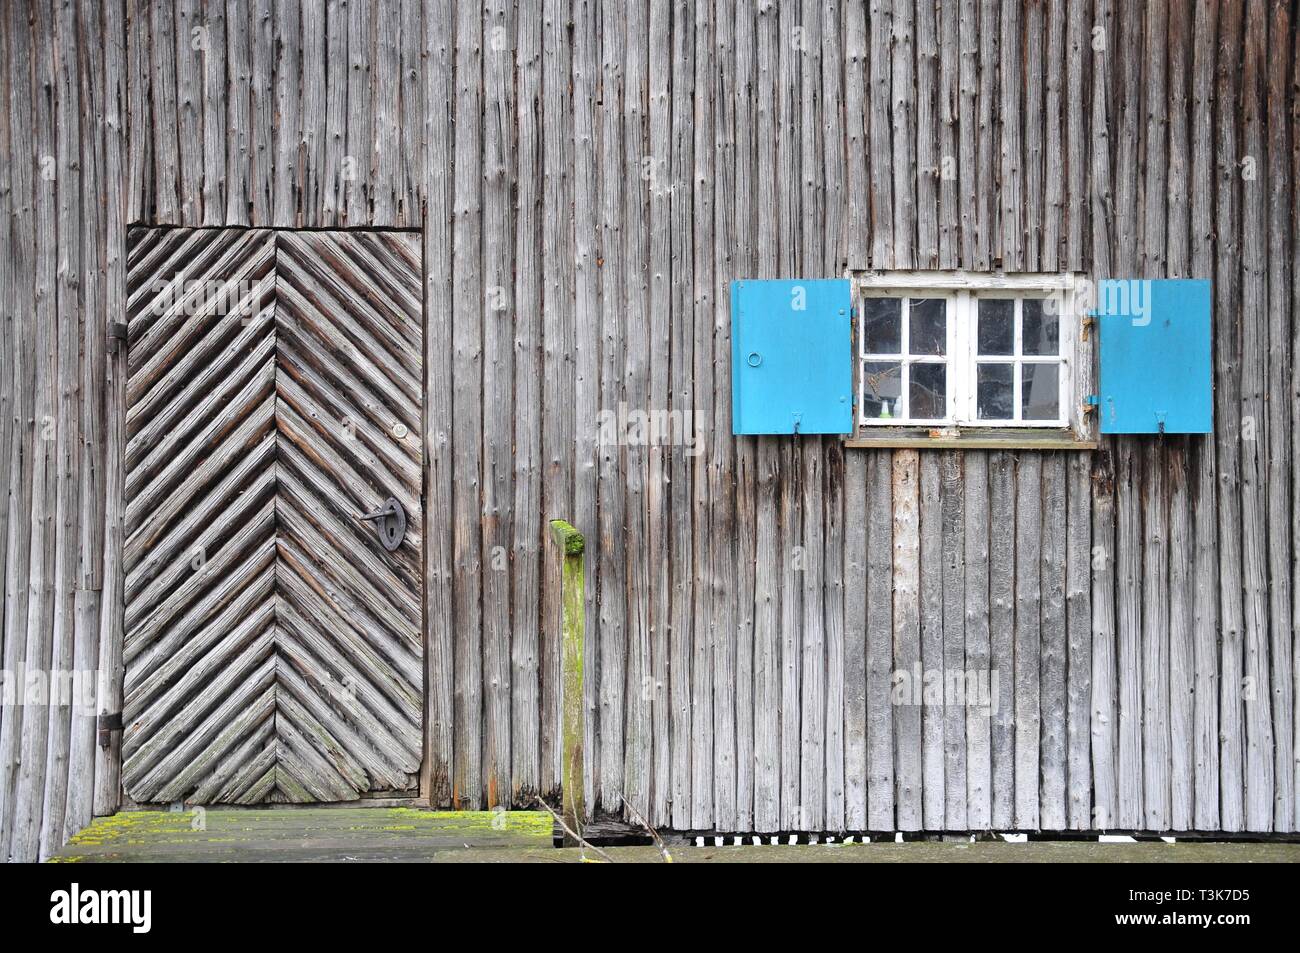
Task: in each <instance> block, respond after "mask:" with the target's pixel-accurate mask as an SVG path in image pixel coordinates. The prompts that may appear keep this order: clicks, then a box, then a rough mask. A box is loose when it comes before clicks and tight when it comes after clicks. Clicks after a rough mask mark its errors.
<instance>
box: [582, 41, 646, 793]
mask: <svg viewBox="0 0 1300 953" xmlns="http://www.w3.org/2000/svg"><path fill="white" fill-rule="evenodd" d="M623 29H624V24H623V23H622V22H621V21H620V19H619V18H618V17H610V16H606V17H602V18H601V19H600V31H601V33H600V84H601V96H600V110H599V113H600V156H601V165H600V172H599V174H600V246H599V248H600V252H599V254H600V258H601V260H602V261H603V265H601V269H600V297H601V301H602V302H603V303H604V307H603V308H602V315H601V321H600V331H601V344H600V360H601V365H600V409H601V420H606V419H608V418H609V415H610V414H613V415H614V416H615V417H617V415H618V410H619V407H620V401H623V400H624V391H623V360H624V358H623V351H624V349H625V348H626V347H627V338H628V331H627V328H626V323H625V322H626V316H627V315H626V311H627V309H626V307H625V305H624V295H625V283H626V281H627V277H626V275H625V272H624V253H625V247H624V232H623V208H624V201H625V196H624V180H625V179H626V178H627V177H628V176H627V175H626V173H625V172H624V168H625V166H624V151H623V149H624V143H623V109H624V105H623V97H624V91H623V64H624V60H625V58H626V54H625V51H624V48H623V47H624V34H623ZM622 406H626V404H623V405H622ZM623 442H624V441H623V439H621V435H619V436H618V437H616V439H607V438H606V437H605V435H604V433H603V432H602V434H601V437H600V446H599V466H600V472H599V479H600V549H599V553H600V567H599V569H600V601H599V613H600V620H599V629H598V631H599V633H600V686H599V698H600V722H599V724H600V784H599V790H600V798H601V803H600V806H601V807H602V808H603V809H604V810H607V811H621V810H622V808H623V804H622V801H621V800H620V798H619V795H620V793H622V792H623V791H624V782H623V765H624V759H625V757H626V752H625V751H624V746H623V736H624V710H623V706H624V699H625V698H627V699H629V708H630V707H631V703H630V696H631V695H632V694H633V693H639V692H640V690H641V686H640V685H639V684H637V685H633V686H630V690H629V685H628V683H627V682H626V670H627V660H626V654H627V625H626V618H627V617H626V609H625V605H624V601H625V592H626V586H627V575H626V573H625V572H624V566H625V560H626V559H627V553H626V552H625V544H626V537H625V535H624V531H623V528H624V526H625V525H626V523H627V518H626V516H625V511H624V508H623V502H624V497H625V489H624V486H625V481H624V480H623V478H622V473H621V467H622V463H623V460H622V455H623V453H624V450H623V449H622V447H621V444H622V443H623ZM593 680H594V679H593ZM633 803H636V802H633ZM637 809H638V810H641V808H640V807H638V808H637Z"/></svg>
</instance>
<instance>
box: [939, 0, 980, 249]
mask: <svg viewBox="0 0 1300 953" xmlns="http://www.w3.org/2000/svg"><path fill="white" fill-rule="evenodd" d="M959 11H960V13H959V16H958V20H957V38H958V45H959V46H960V50H961V61H960V69H959V74H960V75H959V83H960V91H959V99H958V105H957V137H958V150H959V152H958V159H957V175H958V183H959V185H960V194H961V199H960V201H959V202H958V208H959V209H960V210H961V212H960V214H961V258H960V263H961V265H962V266H963V267H966V268H979V267H981V266H980V265H979V264H978V263H979V262H980V261H983V262H984V265H983V267H988V261H987V256H985V257H984V258H981V257H980V256H979V253H978V249H980V248H982V247H983V244H982V242H983V239H982V238H981V237H980V232H981V231H982V229H983V226H984V215H983V210H984V202H985V200H986V198H987V196H986V195H984V193H981V192H980V191H979V185H980V182H981V181H982V179H981V177H980V176H979V174H978V170H977V167H976V162H977V160H976V155H977V154H978V155H980V156H981V157H982V156H983V151H982V150H983V148H984V146H985V140H986V139H988V138H989V136H979V135H978V133H979V129H977V128H976V123H977V122H978V121H982V117H983V110H984V105H983V98H982V86H981V74H980V64H981V60H982V52H981V47H982V42H981V41H982V39H983V37H984V34H983V33H981V32H980V28H979V26H980V2H979V0H961V2H960V4H959ZM945 22H946V23H948V24H949V26H951V18H948V19H947V20H945ZM979 128H983V129H988V128H989V127H988V126H981V127H979Z"/></svg>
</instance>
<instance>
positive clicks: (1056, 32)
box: [1025, 0, 1080, 271]
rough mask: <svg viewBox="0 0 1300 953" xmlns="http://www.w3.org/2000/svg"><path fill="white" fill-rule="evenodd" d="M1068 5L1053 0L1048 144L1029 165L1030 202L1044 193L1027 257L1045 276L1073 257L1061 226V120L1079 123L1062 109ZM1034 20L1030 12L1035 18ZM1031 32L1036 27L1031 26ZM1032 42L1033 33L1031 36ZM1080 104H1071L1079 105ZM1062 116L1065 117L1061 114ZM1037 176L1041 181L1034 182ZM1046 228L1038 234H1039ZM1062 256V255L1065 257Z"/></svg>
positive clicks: (1031, 94) (1031, 95)
mask: <svg viewBox="0 0 1300 953" xmlns="http://www.w3.org/2000/svg"><path fill="white" fill-rule="evenodd" d="M1065 5H1066V0H1049V2H1048V8H1047V18H1046V25H1045V30H1046V37H1045V39H1044V45H1045V46H1046V47H1047V73H1046V76H1045V79H1046V89H1045V90H1044V93H1043V95H1044V100H1045V101H1044V105H1043V114H1042V119H1041V122H1042V123H1043V124H1044V125H1045V126H1046V130H1045V132H1044V139H1045V142H1044V144H1043V161H1042V165H1041V167H1040V166H1039V164H1038V163H1037V162H1034V163H1033V164H1032V165H1031V166H1029V168H1028V170H1027V175H1028V177H1029V181H1028V189H1029V200H1030V201H1031V202H1033V201H1035V200H1036V198H1035V197H1036V196H1037V195H1038V194H1039V189H1040V188H1041V189H1043V200H1042V205H1041V206H1040V207H1039V208H1038V209H1036V210H1032V209H1031V210H1030V211H1029V214H1028V219H1027V226H1028V227H1027V231H1028V235H1027V236H1026V239H1027V242H1028V246H1027V247H1028V252H1029V255H1030V256H1031V257H1030V260H1031V261H1038V263H1039V267H1041V268H1042V269H1043V271H1057V270H1059V268H1060V267H1061V262H1062V261H1063V260H1064V261H1068V260H1069V255H1068V253H1065V252H1066V249H1065V247H1064V245H1065V230H1064V229H1062V225H1063V224H1064V225H1066V227H1067V228H1068V219H1067V216H1066V209H1065V195H1066V188H1067V185H1068V182H1067V179H1066V175H1067V172H1066V170H1067V168H1068V165H1069V164H1068V162H1067V161H1066V157H1065V153H1064V147H1063V142H1062V136H1061V120H1062V118H1064V119H1065V120H1066V122H1070V121H1071V116H1074V118H1075V121H1077V114H1078V113H1079V112H1080V110H1079V109H1078V108H1071V109H1069V110H1066V109H1064V108H1063V107H1062V99H1061V96H1062V91H1063V90H1064V89H1065V88H1066V84H1067V82H1068V80H1069V69H1068V67H1067V64H1066V60H1065V32H1066V31H1065V18H1066V9H1065ZM1032 16H1034V13H1033V10H1032V8H1031V17H1032ZM1030 28H1031V30H1032V23H1031V27H1030ZM1030 37H1031V39H1032V37H1033V33H1032V32H1031V33H1030ZM1028 57H1029V62H1030V63H1033V62H1034V57H1033V54H1032V53H1029V54H1028ZM1033 73H1034V70H1033V69H1032V68H1030V69H1029V70H1028V71H1027V75H1026V77H1025V79H1026V83H1027V90H1026V94H1025V95H1026V101H1027V103H1028V104H1029V105H1030V106H1032V107H1037V105H1038V97H1037V95H1036V93H1035V91H1034V84H1033V80H1032V76H1033ZM1077 102H1078V101H1075V102H1074V103H1072V106H1076V104H1077ZM1063 114H1064V115H1063ZM1032 125H1033V121H1032V119H1031V118H1026V120H1025V129H1026V132H1028V130H1029V129H1030V128H1031V126H1032ZM1033 155H1034V152H1033V146H1032V144H1031V143H1030V142H1026V143H1025V157H1026V161H1030V160H1032V159H1033ZM1035 176H1038V177H1039V179H1038V182H1035V181H1034V178H1035ZM1040 183H1041V184H1040ZM1040 228H1041V229H1042V231H1041V233H1039V231H1038V230H1039V229H1040ZM1063 253H1064V254H1063Z"/></svg>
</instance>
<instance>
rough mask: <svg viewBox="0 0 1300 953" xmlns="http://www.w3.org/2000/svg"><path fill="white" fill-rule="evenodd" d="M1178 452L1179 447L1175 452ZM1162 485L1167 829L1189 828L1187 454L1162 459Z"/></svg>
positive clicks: (1191, 683)
mask: <svg viewBox="0 0 1300 953" xmlns="http://www.w3.org/2000/svg"><path fill="white" fill-rule="evenodd" d="M1180 449H1181V448H1180ZM1166 467H1167V473H1166V477H1165V486H1166V487H1168V494H1169V551H1168V558H1169V745H1170V748H1169V779H1170V802H1169V820H1168V824H1167V827H1168V828H1169V829H1170V830H1175V831H1186V830H1191V829H1192V828H1193V824H1192V817H1193V813H1192V812H1193V801H1194V780H1195V773H1194V769H1193V761H1192V755H1193V744H1192V737H1193V729H1192V705H1193V702H1194V699H1195V695H1194V691H1195V683H1194V681H1193V666H1192V659H1193V654H1192V630H1193V617H1192V602H1193V598H1194V596H1193V591H1192V587H1193V585H1194V584H1195V583H1194V579H1193V574H1192V571H1191V570H1192V566H1193V565H1194V561H1193V560H1189V559H1188V558H1187V557H1188V555H1194V552H1195V550H1194V544H1193V541H1192V525H1191V520H1192V513H1191V508H1190V506H1189V505H1188V495H1187V455H1186V454H1185V453H1182V452H1177V451H1171V452H1170V453H1169V454H1167V456H1166Z"/></svg>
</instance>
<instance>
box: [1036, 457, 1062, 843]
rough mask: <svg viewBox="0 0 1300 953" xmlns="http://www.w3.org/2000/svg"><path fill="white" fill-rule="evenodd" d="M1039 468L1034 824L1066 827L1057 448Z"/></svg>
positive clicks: (1060, 526) (1050, 827) (1059, 483)
mask: <svg viewBox="0 0 1300 953" xmlns="http://www.w3.org/2000/svg"><path fill="white" fill-rule="evenodd" d="M1042 469H1043V480H1042V499H1043V535H1042V558H1041V559H1040V560H1039V589H1040V593H1041V598H1042V603H1041V605H1042V634H1041V636H1040V649H1039V651H1040V656H1039V680H1040V686H1041V687H1040V695H1039V718H1040V722H1039V738H1040V740H1039V758H1038V762H1039V768H1038V771H1039V793H1038V810H1039V818H1038V823H1039V826H1040V827H1041V828H1043V829H1044V830H1063V829H1064V828H1065V827H1066V805H1065V785H1066V753H1065V750H1066V749H1065V742H1066V723H1065V705H1066V619H1065V571H1066V566H1065V558H1066V487H1065V460H1064V459H1062V457H1061V454H1059V453H1053V454H1047V455H1045V456H1044V458H1043V467H1042Z"/></svg>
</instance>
